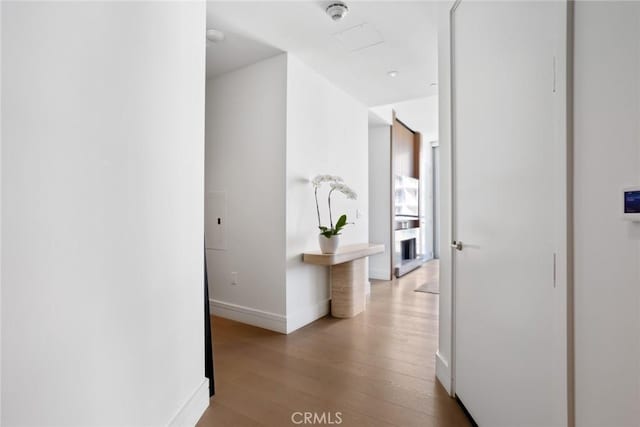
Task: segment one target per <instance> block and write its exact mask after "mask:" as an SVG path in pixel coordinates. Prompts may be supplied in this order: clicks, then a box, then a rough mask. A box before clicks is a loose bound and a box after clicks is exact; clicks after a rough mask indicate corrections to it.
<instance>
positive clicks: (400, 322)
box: [198, 262, 469, 427]
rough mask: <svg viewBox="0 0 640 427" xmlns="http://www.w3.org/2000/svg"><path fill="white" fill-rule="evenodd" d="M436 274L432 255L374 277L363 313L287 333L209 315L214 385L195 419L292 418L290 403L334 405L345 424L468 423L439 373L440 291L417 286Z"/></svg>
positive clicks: (236, 423)
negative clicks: (403, 272) (393, 276)
mask: <svg viewBox="0 0 640 427" xmlns="http://www.w3.org/2000/svg"><path fill="white" fill-rule="evenodd" d="M434 275H437V264H436V263H435V262H432V263H429V264H427V265H426V266H425V267H423V268H421V269H419V270H416V271H415V272H413V273H410V274H409V275H407V276H404V277H403V278H401V279H399V280H393V281H390V282H385V281H374V282H373V283H372V287H371V300H370V302H369V305H368V306H367V310H366V311H365V312H364V313H362V314H360V315H358V316H356V317H354V318H352V319H333V318H331V317H325V318H322V319H319V320H317V321H316V322H314V323H312V324H310V325H308V326H306V327H304V328H302V329H300V330H298V331H296V332H294V333H292V334H289V335H281V334H278V333H275V332H270V331H267V330H264V329H260V328H256V327H252V326H247V325H244V324H241V323H237V322H233V321H230V320H226V319H222V318H218V317H213V318H212V328H213V340H214V344H213V345H214V356H215V370H216V371H215V380H216V395H215V396H214V397H213V398H212V399H211V405H210V407H209V409H207V411H206V412H205V414H204V415H203V416H202V418H201V419H200V422H199V423H198V427H209V426H231V427H242V426H274V427H280V426H289V425H296V424H294V423H293V422H292V420H291V417H292V415H293V414H294V413H295V412H315V413H317V414H318V416H322V414H323V413H325V415H324V416H325V421H326V422H325V423H324V424H323V423H316V424H315V425H336V424H337V421H338V418H337V415H336V412H340V413H341V416H340V418H341V420H342V423H341V424H340V425H342V426H347V427H351V426H402V427H411V426H416V427H417V426H420V427H428V426H447V427H448V426H468V425H469V423H468V421H467V419H466V418H465V416H464V415H463V413H462V411H461V409H460V408H459V407H458V405H457V404H456V402H455V400H453V399H451V398H450V397H449V396H448V395H447V393H446V392H445V390H444V389H443V388H442V386H441V385H440V384H439V383H437V381H436V379H435V360H434V355H435V352H436V349H437V342H438V296H437V295H433V294H428V293H419V292H414V291H413V290H414V289H415V288H417V287H418V286H420V285H422V284H423V283H424V282H426V281H427V280H433V278H434ZM303 416H304V415H300V414H298V415H296V416H295V417H294V420H295V421H298V422H299V421H302V420H303V418H302V417H303ZM329 417H330V418H329ZM316 421H318V420H316ZM329 421H333V422H332V423H329ZM303 425H304V424H303Z"/></svg>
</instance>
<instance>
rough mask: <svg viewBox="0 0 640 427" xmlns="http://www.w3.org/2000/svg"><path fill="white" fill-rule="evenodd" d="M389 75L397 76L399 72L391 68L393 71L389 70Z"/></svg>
mask: <svg viewBox="0 0 640 427" xmlns="http://www.w3.org/2000/svg"><path fill="white" fill-rule="evenodd" d="M387 75H388V76H389V77H395V76H397V75H398V72H397V71H396V70H391V71H389V72H388V73H387Z"/></svg>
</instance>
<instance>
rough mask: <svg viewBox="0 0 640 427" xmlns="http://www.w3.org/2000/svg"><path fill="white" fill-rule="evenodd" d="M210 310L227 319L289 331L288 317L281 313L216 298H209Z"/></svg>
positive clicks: (282, 332)
mask: <svg viewBox="0 0 640 427" xmlns="http://www.w3.org/2000/svg"><path fill="white" fill-rule="evenodd" d="M209 310H210V311H211V314H214V315H216V316H220V317H224V318H225V319H231V320H235V321H236V322H240V323H246V324H248V325H253V326H257V327H259V328H263V329H269V330H270V331H275V332H280V333H281V334H286V333H287V318H286V317H285V316H283V315H281V314H276V313H270V312H268V311H263V310H258V309H255V308H251V307H245V306H243V305H237V304H232V303H229V302H224V301H219V300H215V299H210V300H209Z"/></svg>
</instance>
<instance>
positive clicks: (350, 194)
mask: <svg viewBox="0 0 640 427" xmlns="http://www.w3.org/2000/svg"><path fill="white" fill-rule="evenodd" d="M331 189H332V190H338V191H339V192H341V193H342V194H344V195H345V196H346V197H347V199H350V200H356V199H357V198H358V193H356V192H355V191H353V189H352V188H351V187H349V186H348V185H346V184H343V183H342V182H332V183H331Z"/></svg>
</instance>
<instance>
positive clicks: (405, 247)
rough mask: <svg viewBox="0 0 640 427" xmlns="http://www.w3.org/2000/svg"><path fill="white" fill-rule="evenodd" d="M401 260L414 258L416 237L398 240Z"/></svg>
mask: <svg viewBox="0 0 640 427" xmlns="http://www.w3.org/2000/svg"><path fill="white" fill-rule="evenodd" d="M400 248H401V254H402V261H409V260H412V259H416V257H417V253H416V239H415V237H414V238H412V239H406V240H402V241H401V242H400Z"/></svg>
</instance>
